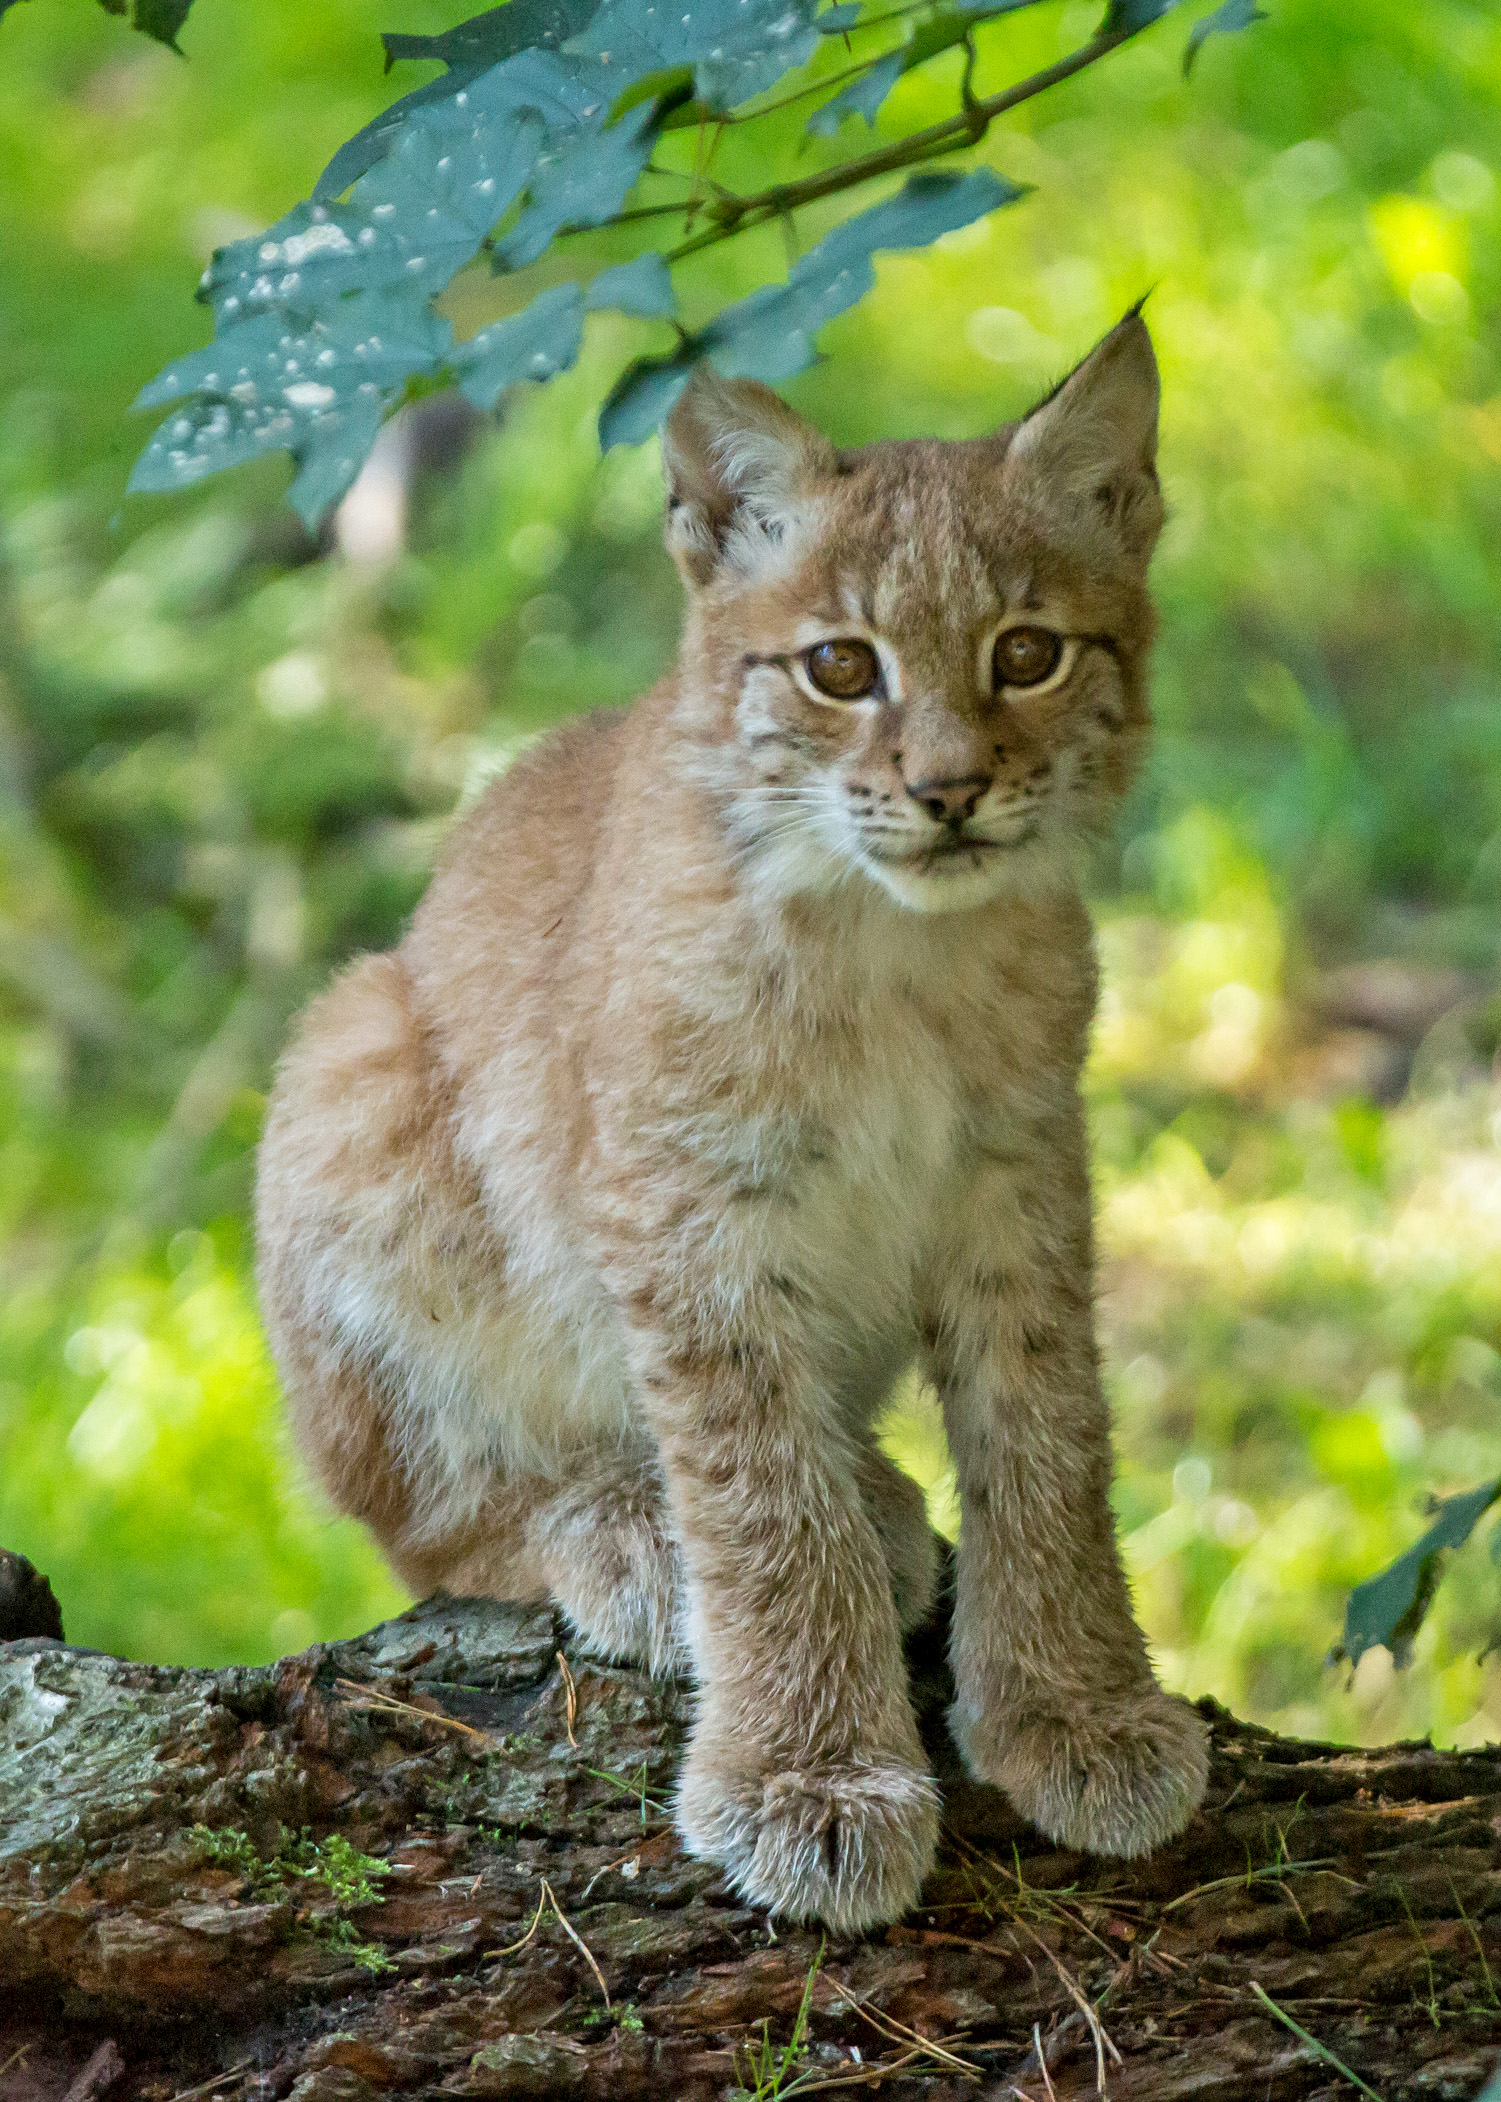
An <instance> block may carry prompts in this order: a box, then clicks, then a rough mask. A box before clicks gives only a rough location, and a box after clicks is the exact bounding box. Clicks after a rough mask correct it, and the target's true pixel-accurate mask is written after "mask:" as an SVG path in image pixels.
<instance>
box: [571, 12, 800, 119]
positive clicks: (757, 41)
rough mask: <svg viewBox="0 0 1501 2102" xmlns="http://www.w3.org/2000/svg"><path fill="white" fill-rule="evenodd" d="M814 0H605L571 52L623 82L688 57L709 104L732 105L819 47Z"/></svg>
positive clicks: (756, 92)
mask: <svg viewBox="0 0 1501 2102" xmlns="http://www.w3.org/2000/svg"><path fill="white" fill-rule="evenodd" d="M813 8H814V0H678V4H676V5H674V6H671V7H669V6H665V5H659V4H656V0H604V4H603V6H602V7H601V8H600V10H599V12H598V14H596V15H595V17H594V19H593V21H592V22H591V23H590V24H589V26H588V28H587V29H586V30H584V31H583V32H582V33H581V34H580V35H578V36H576V37H574V38H572V39H571V41H570V42H569V44H568V45H567V47H566V48H567V49H568V50H569V51H570V52H573V53H575V54H577V55H578V56H580V57H583V58H590V59H593V60H594V61H595V62H596V63H597V64H598V65H600V66H601V67H605V68H607V69H608V70H609V73H610V75H611V76H612V77H613V78H614V79H616V80H618V82H619V83H620V87H621V89H624V88H625V87H626V86H627V85H629V83H630V82H632V81H635V80H640V79H642V78H643V77H644V76H645V75H647V74H651V73H661V72H664V71H666V70H668V69H669V68H671V67H675V66H686V65H691V66H692V67H693V69H694V75H695V78H696V80H697V84H698V92H699V94H700V96H701V97H702V98H703V100H704V101H705V102H706V103H707V104H708V105H709V107H710V108H711V109H730V108H733V106H734V105H735V104H736V103H737V102H744V101H746V100H747V99H748V98H749V97H750V96H752V95H759V94H761V93H762V92H763V91H764V90H765V89H767V88H769V87H772V86H774V85H775V83H776V82H777V81H779V80H780V79H781V77H782V75H783V74H784V73H786V72H787V71H789V69H790V68H791V67H793V66H800V65H802V64H803V62H804V60H806V59H808V58H810V57H811V56H812V55H813V52H814V51H815V50H816V49H817V47H818V41H819V32H818V30H817V29H816V28H815V27H814V23H813Z"/></svg>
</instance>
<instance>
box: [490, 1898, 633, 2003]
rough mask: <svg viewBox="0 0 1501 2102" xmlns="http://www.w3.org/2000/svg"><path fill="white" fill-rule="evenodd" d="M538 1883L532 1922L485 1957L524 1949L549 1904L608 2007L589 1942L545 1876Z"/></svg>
mask: <svg viewBox="0 0 1501 2102" xmlns="http://www.w3.org/2000/svg"><path fill="white" fill-rule="evenodd" d="M540 1884H541V1895H540V1896H539V1897H538V1899H537V1909H536V1911H535V1912H534V1913H533V1914H532V1923H531V1925H530V1926H529V1927H528V1928H527V1930H526V1932H525V1934H523V1935H522V1937H521V1939H520V1940H519V1941H510V1942H507V1943H506V1944H505V1946H504V1947H503V1948H499V1949H486V1951H485V1955H486V1957H487V1958H488V1957H491V1956H515V1955H517V1954H518V1953H519V1952H520V1951H521V1950H522V1949H524V1948H525V1947H526V1946H527V1944H528V1942H530V1941H531V1940H532V1939H533V1938H534V1937H535V1935H536V1932H537V1929H538V1928H539V1927H540V1926H541V1924H542V1915H543V1913H544V1912H545V1911H546V1910H547V1908H548V1906H549V1905H551V1907H552V1909H553V1911H554V1912H555V1913H556V1915H557V1921H558V1925H559V1926H560V1927H561V1928H562V1930H563V1932H564V1933H565V1934H566V1935H567V1936H568V1939H569V1940H570V1941H571V1942H572V1943H573V1945H574V1947H575V1948H576V1949H577V1950H578V1952H579V1954H580V1955H581V1956H582V1957H583V1959H584V1961H585V1963H587V1964H588V1966H589V1968H590V1970H591V1971H592V1972H593V1973H594V1982H595V1983H596V1985H598V1987H599V1989H600V1991H601V1992H602V1993H603V1994H604V1999H605V2005H606V2007H608V2006H609V2004H610V1988H609V1987H608V1986H607V1985H606V1984H605V1974H604V1972H603V1971H602V1970H601V1969H600V1967H599V1965H598V1964H597V1963H596V1962H595V1960H594V1952H593V1951H592V1949H591V1948H590V1947H589V1944H588V1943H587V1942H586V1941H585V1940H584V1937H583V1936H582V1935H581V1934H580V1933H579V1931H578V1929H577V1928H576V1927H575V1926H574V1925H573V1923H572V1921H571V1920H570V1919H569V1918H568V1916H567V1914H566V1913H565V1912H564V1910H563V1908H562V1906H561V1905H560V1904H559V1903H558V1900H557V1895H556V1893H555V1892H554V1890H553V1887H552V1885H551V1884H550V1883H549V1882H548V1880H547V1878H546V1877H545V1876H543V1877H541V1878H540Z"/></svg>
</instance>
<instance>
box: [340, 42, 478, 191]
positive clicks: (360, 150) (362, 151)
mask: <svg viewBox="0 0 1501 2102" xmlns="http://www.w3.org/2000/svg"><path fill="white" fill-rule="evenodd" d="M482 71H484V68H483V67H479V66H476V67H473V68H468V69H457V68H456V69H455V71H453V72H452V73H449V74H446V75H445V76H444V77H443V78H442V79H440V80H429V81H426V82H424V84H423V85H422V86H421V87H420V88H413V89H412V91H411V93H410V94H409V95H403V96H401V97H400V98H399V99H398V100H397V101H395V102H393V103H392V104H391V106H390V108H389V109H385V110H382V111H381V113H380V115H379V116H378V117H376V118H374V119H373V120H372V121H371V122H370V123H369V124H367V125H365V127H364V129H363V130H361V131H357V132H356V133H355V135H354V137H353V138H352V139H346V140H345V141H344V144H343V145H342V146H341V147H340V148H339V150H338V152H337V153H336V154H335V155H334V157H333V159H332V160H331V161H330V162H329V164H328V166H327V167H326V168H325V169H324V171H323V173H322V174H321V175H320V176H319V177H318V180H317V181H316V182H315V183H314V184H313V202H314V204H331V203H332V202H333V200H334V199H335V198H336V197H342V196H343V195H344V192H345V191H346V190H347V189H348V188H349V185H350V184H351V183H352V182H358V181H359V179H360V177H361V176H362V175H364V174H365V173H366V172H367V170H369V169H371V168H373V167H374V166H375V165H376V163H377V162H378V161H383V160H384V159H385V157H386V155H387V154H388V153H389V152H390V151H391V148H392V147H393V146H394V145H395V143H396V141H397V139H398V138H399V137H400V135H401V127H402V126H403V124H405V123H406V121H407V119H408V117H410V116H411V114H412V112H413V111H414V110H418V109H423V108H425V107H427V106H428V105H429V104H433V103H440V104H441V103H451V102H452V101H453V99H454V96H455V95H456V94H457V92H458V91H459V90H460V89H461V88H464V87H467V86H468V85H469V83H470V82H471V81H473V80H477V79H478V78H479V76H480V73H481V72H482Z"/></svg>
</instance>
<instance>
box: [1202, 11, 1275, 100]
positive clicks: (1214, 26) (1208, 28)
mask: <svg viewBox="0 0 1501 2102" xmlns="http://www.w3.org/2000/svg"><path fill="white" fill-rule="evenodd" d="M1265 20H1266V11H1265V9H1264V8H1260V7H1258V6H1257V5H1256V0H1220V5H1219V6H1218V7H1217V8H1215V9H1214V11H1213V13H1211V14H1207V15H1203V16H1201V17H1200V19H1199V20H1198V21H1197V22H1195V24H1194V26H1193V28H1192V29H1191V30H1190V31H1189V33H1188V43H1187V44H1186V46H1185V47H1184V52H1183V77H1184V79H1185V80H1186V79H1187V78H1188V75H1189V74H1190V73H1191V72H1192V71H1193V62H1194V60H1195V59H1196V58H1197V57H1198V55H1199V52H1200V50H1201V49H1202V48H1203V46H1204V44H1205V43H1206V42H1207V41H1208V39H1209V38H1210V37H1212V36H1231V35H1233V34H1234V32H1235V31H1236V30H1237V29H1249V28H1250V26H1251V24H1252V23H1253V22H1264V21H1265Z"/></svg>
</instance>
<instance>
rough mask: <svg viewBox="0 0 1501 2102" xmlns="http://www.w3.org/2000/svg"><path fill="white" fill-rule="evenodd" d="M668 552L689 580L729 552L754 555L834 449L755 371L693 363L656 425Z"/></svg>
mask: <svg viewBox="0 0 1501 2102" xmlns="http://www.w3.org/2000/svg"><path fill="white" fill-rule="evenodd" d="M662 468H663V473H664V475H665V477H666V481H667V535H666V538H667V551H668V553H669V554H670V555H671V556H672V559H673V560H674V562H676V564H677V566H678V568H679V570H680V571H681V572H682V575H683V581H684V582H685V583H686V584H687V585H688V586H689V588H690V589H692V588H693V587H695V586H697V585H702V584H707V583H708V581H709V579H710V577H711V576H713V574H714V572H715V571H716V570H717V569H718V568H719V567H720V566H721V564H722V563H724V562H725V561H728V560H735V559H737V558H738V560H739V561H740V563H741V564H742V565H748V564H749V563H750V562H753V561H754V558H755V553H756V549H757V547H758V545H759V546H761V547H764V546H765V544H766V542H767V541H768V540H776V539H779V538H780V537H781V535H782V533H783V531H784V530H785V528H786V524H787V521H788V519H789V517H790V516H791V514H792V513H793V511H795V509H796V507H797V501H798V498H799V497H800V496H802V495H804V494H806V493H807V491H808V490H809V489H811V487H812V486H813V484H814V482H815V481H817V480H818V479H819V478H820V477H821V476H823V475H830V474H833V473H834V472H835V471H836V461H835V453H834V448H833V446H832V445H830V443H829V441H828V440H827V438H825V437H823V436H822V434H821V433H820V432H818V431H815V430H814V428H813V426H812V425H811V424H809V423H804V421H803V419H802V417H801V416H798V415H795V414H794V413H793V411H792V410H791V409H789V408H788V406H787V404H786V403H785V402H784V401H783V400H781V399H780V397H779V396H777V395H775V394H773V393H772V391H771V389H770V388H769V387H763V386H762V385H761V384H760V382H759V381H758V380H727V379H723V378H721V376H720V375H719V374H718V373H717V372H716V371H715V370H714V369H713V367H712V366H711V365H700V366H698V368H697V369H696V371H695V372H694V375H693V378H692V379H691V380H690V381H689V382H688V385H687V387H686V388H685V389H684V391H683V393H682V394H681V395H680V396H679V397H678V401H677V405H676V407H675V408H674V409H673V411H672V414H671V415H670V416H669V417H668V419H667V426H666V429H665V430H664V431H663V433H662Z"/></svg>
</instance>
